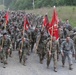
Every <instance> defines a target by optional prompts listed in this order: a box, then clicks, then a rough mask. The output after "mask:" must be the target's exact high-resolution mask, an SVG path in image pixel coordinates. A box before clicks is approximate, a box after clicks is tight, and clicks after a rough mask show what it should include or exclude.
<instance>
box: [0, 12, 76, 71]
mask: <svg viewBox="0 0 76 75" xmlns="http://www.w3.org/2000/svg"><path fill="white" fill-rule="evenodd" d="M5 13H6V11H0V61H1V63H2V64H3V68H5V67H6V64H8V62H7V59H8V57H13V56H12V51H18V55H19V62H20V63H22V64H23V65H24V66H25V65H26V60H27V55H30V54H31V53H32V52H34V51H35V52H36V53H37V54H38V56H39V59H38V60H39V61H40V63H41V64H43V60H44V59H45V58H46V65H47V68H49V65H50V61H51V58H53V63H54V71H55V72H57V62H58V60H59V57H60V56H61V57H62V67H65V59H66V57H67V58H68V64H69V70H72V69H73V68H72V65H73V62H72V60H73V57H74V58H75V60H76V28H72V26H71V25H70V23H69V20H68V19H67V20H66V21H65V22H63V21H62V20H61V19H60V21H59V24H58V26H59V27H58V28H59V35H60V37H59V40H58V41H57V40H56V38H55V37H52V38H51V37H50V34H49V33H48V31H47V30H46V28H45V27H43V16H42V15H39V14H38V15H35V14H32V13H26V12H24V11H10V12H9V13H10V18H9V23H8V25H7V26H6V30H5V18H4V15H5ZM24 15H27V19H28V21H29V29H28V30H25V31H23V23H24V19H23V17H24ZM27 61H28V60H27ZM27 65H28V64H27Z"/></svg>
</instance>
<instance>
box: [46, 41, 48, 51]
mask: <svg viewBox="0 0 76 75" xmlns="http://www.w3.org/2000/svg"><path fill="white" fill-rule="evenodd" d="M46 50H47V51H49V42H48V43H47V44H46Z"/></svg>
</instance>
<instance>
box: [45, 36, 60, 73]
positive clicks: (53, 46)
mask: <svg viewBox="0 0 76 75" xmlns="http://www.w3.org/2000/svg"><path fill="white" fill-rule="evenodd" d="M46 49H47V68H49V65H50V61H51V59H52V58H53V61H54V71H55V72H57V54H58V51H59V46H58V42H57V40H56V37H52V39H51V38H50V39H49V40H48V42H47V46H46Z"/></svg>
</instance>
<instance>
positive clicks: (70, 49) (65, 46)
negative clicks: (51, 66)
mask: <svg viewBox="0 0 76 75" xmlns="http://www.w3.org/2000/svg"><path fill="white" fill-rule="evenodd" d="M61 54H62V66H63V67H64V65H65V59H66V57H68V62H69V70H72V69H73V68H72V64H73V63H72V55H74V54H75V48H74V43H73V40H72V39H70V37H69V36H67V37H66V40H65V41H63V42H62V44H61Z"/></svg>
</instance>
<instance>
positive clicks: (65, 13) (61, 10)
mask: <svg viewBox="0 0 76 75" xmlns="http://www.w3.org/2000/svg"><path fill="white" fill-rule="evenodd" d="M26 12H28V13H34V14H41V15H45V14H46V13H48V16H49V20H50V21H51V18H52V14H53V7H49V8H40V9H34V10H26ZM57 12H58V16H59V18H60V19H62V20H63V21H65V20H66V19H69V21H70V24H71V25H72V27H76V6H61V7H57Z"/></svg>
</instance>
